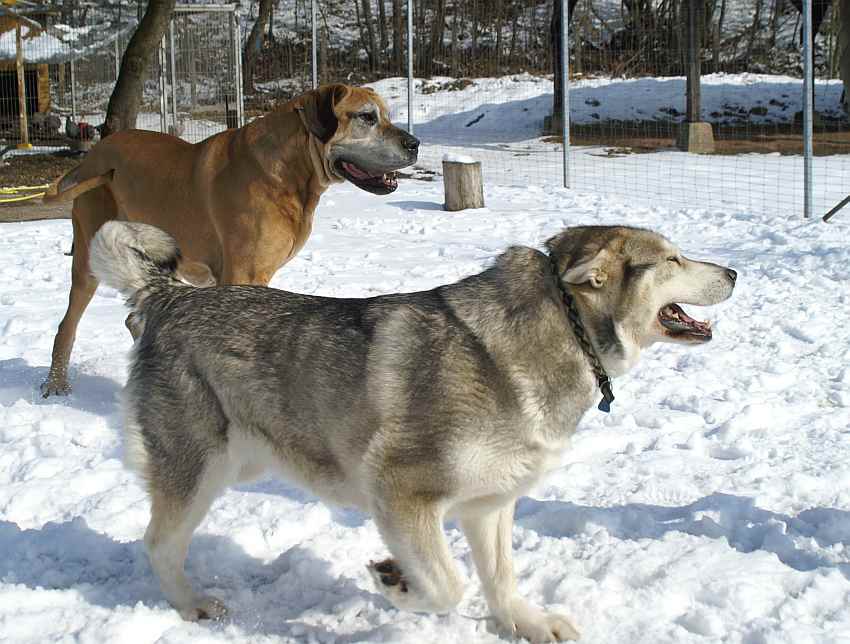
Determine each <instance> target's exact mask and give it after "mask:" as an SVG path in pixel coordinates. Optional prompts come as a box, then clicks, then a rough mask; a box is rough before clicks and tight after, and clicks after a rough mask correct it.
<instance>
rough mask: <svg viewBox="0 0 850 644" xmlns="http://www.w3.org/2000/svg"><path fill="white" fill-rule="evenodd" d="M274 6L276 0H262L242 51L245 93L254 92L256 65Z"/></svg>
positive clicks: (243, 87)
mask: <svg viewBox="0 0 850 644" xmlns="http://www.w3.org/2000/svg"><path fill="white" fill-rule="evenodd" d="M272 7H274V0H260V9H259V11H258V13H257V19H256V20H255V21H254V26H253V27H251V33H250V34H248V40H247V41H246V42H245V49H244V51H243V52H242V91H243V92H244V93H245V94H251V93H253V92H254V67H255V66H256V64H257V58H258V57H259V55H260V52H261V51H262V50H263V35H264V33H265V31H266V25H267V24H268V23H269V18H271V15H272Z"/></svg>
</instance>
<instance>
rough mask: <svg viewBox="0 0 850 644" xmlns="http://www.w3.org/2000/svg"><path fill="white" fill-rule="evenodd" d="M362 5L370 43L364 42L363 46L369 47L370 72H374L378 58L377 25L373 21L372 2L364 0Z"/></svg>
mask: <svg viewBox="0 0 850 644" xmlns="http://www.w3.org/2000/svg"><path fill="white" fill-rule="evenodd" d="M361 4H362V6H363V22H364V25H365V32H366V38H367V41H368V43H367V42H364V43H363V45H364V46H368V49H367V51H366V55H367V56H368V57H369V71H370V72H374V71H375V69H376V68H377V60H378V56H377V52H376V51H375V50H376V47H375V23H374V21H373V20H372V0H362V2H361ZM361 33H362V32H361Z"/></svg>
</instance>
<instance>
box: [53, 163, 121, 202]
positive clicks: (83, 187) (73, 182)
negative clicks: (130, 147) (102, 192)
mask: <svg viewBox="0 0 850 644" xmlns="http://www.w3.org/2000/svg"><path fill="white" fill-rule="evenodd" d="M84 166H85V163H81V164H80V165H78V166H77V167H76V168H74V169H73V170H69V171H68V172H66V173H65V174H64V175H63V176H62V177H60V178H59V179H57V180H56V181H54V182H53V183H51V184H50V187H49V188H48V189H47V192H45V193H44V196H43V197H42V198H41V200H42V201H43V202H44V203H58V202H62V201H72V200H74V199H76V198H77V197H79V196H80V195H81V194H83V193H84V192H88V191H89V190H93V189H94V188H97V187H98V186H102V185H104V184H107V183H109V182H110V181H112V174H113V173H114V172H115V171H114V170H108V171H107V172H104V173H103V174H100V175H97V176H94V177H85V176H84V174H85V170H84Z"/></svg>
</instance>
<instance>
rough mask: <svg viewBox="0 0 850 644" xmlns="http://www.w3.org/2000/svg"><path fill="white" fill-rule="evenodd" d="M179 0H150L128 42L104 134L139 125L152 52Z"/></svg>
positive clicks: (112, 96)
mask: <svg viewBox="0 0 850 644" xmlns="http://www.w3.org/2000/svg"><path fill="white" fill-rule="evenodd" d="M175 2H176V0H150V2H149V3H148V8H147V10H146V11H145V15H144V17H143V18H142V20H141V22H140V23H139V26H138V28H137V29H136V31H135V32H134V33H133V37H132V38H130V42H129V43H128V44H127V50H126V51H125V52H124V56H123V57H122V58H121V70H120V71H119V73H118V80H117V82H116V83H115V89H113V90H112V95H111V96H110V97H109V106H108V107H107V108H106V122H105V123H104V129H103V132H102V134H103V136H104V137H106V136H108V135H110V134H112V133H113V132H118V131H120V130H128V129H131V128H134V127H136V117H137V116H138V113H139V108H140V107H141V104H142V87H143V85H144V81H145V73H146V72H147V70H148V64H149V63H150V59H151V56H152V55H153V53H154V52H155V51H156V50H157V47H159V43H160V41H161V40H162V36H163V34H165V30H166V29H167V28H168V21H169V20H170V19H171V14H172V12H173V11H174V4H175Z"/></svg>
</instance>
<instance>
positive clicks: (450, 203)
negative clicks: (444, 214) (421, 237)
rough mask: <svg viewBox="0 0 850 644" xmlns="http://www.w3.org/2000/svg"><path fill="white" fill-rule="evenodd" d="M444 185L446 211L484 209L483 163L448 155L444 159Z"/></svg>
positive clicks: (444, 206)
mask: <svg viewBox="0 0 850 644" xmlns="http://www.w3.org/2000/svg"><path fill="white" fill-rule="evenodd" d="M443 185H444V186H445V195H446V201H445V203H444V204H443V208H444V209H445V210H450V211H455V210H466V209H467V208H483V207H484V181H483V180H482V178H481V162H480V161H475V160H474V159H471V158H469V157H460V156H452V155H446V156H445V157H443Z"/></svg>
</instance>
